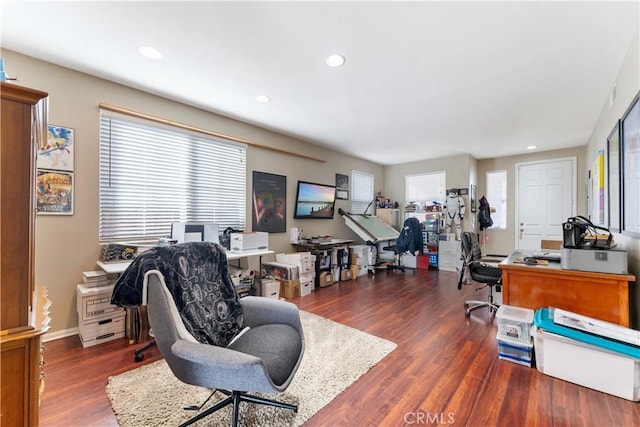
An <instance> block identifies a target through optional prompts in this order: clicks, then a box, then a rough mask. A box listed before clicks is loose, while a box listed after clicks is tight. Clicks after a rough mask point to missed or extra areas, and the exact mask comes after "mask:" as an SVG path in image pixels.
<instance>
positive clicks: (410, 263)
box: [400, 254, 418, 268]
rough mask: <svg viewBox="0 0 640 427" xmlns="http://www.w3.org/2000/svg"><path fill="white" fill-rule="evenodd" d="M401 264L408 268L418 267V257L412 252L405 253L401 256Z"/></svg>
mask: <svg viewBox="0 0 640 427" xmlns="http://www.w3.org/2000/svg"><path fill="white" fill-rule="evenodd" d="M400 265H402V266H403V267H407V268H416V267H417V265H418V264H417V257H416V256H415V255H411V254H403V255H402V256H401V257H400Z"/></svg>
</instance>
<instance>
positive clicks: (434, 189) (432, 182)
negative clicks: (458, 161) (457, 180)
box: [405, 171, 447, 209]
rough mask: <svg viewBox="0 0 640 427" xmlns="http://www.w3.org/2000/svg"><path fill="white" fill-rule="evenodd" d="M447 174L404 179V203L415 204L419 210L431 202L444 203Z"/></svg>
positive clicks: (414, 176)
mask: <svg viewBox="0 0 640 427" xmlns="http://www.w3.org/2000/svg"><path fill="white" fill-rule="evenodd" d="M446 181H447V173H446V172H445V171H440V172H431V173H424V174H417V175H407V176H406V177H405V198H406V203H410V202H413V203H416V204H417V205H418V206H419V208H420V209H422V208H424V206H425V205H427V206H429V205H432V204H433V202H437V203H444V200H445V198H446Z"/></svg>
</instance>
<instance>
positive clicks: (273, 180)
mask: <svg viewBox="0 0 640 427" xmlns="http://www.w3.org/2000/svg"><path fill="white" fill-rule="evenodd" d="M251 217H252V221H251V223H252V230H253V231H266V232H268V233H284V232H286V231H287V177H286V176H284V175H275V174H272V173H266V172H257V171H254V172H253V192H252V215H251Z"/></svg>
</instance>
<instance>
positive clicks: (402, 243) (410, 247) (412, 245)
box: [382, 217, 424, 272]
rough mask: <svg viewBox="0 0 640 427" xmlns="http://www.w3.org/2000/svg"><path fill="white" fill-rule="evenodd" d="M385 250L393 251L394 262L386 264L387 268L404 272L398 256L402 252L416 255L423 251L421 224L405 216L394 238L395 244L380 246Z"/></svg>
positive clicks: (415, 219)
mask: <svg viewBox="0 0 640 427" xmlns="http://www.w3.org/2000/svg"><path fill="white" fill-rule="evenodd" d="M382 249H384V250H386V251H393V253H394V259H395V263H394V264H392V265H387V269H388V270H401V271H402V272H404V268H405V267H404V266H403V265H402V264H401V262H400V257H401V256H402V254H404V253H410V254H412V255H418V254H423V253H424V237H423V235H422V224H420V221H419V220H418V219H417V218H415V217H411V218H407V219H405V220H404V224H403V225H402V231H400V235H399V236H398V239H397V240H396V244H395V245H390V246H385V247H384V248H382Z"/></svg>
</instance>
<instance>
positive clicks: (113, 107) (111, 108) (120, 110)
mask: <svg viewBox="0 0 640 427" xmlns="http://www.w3.org/2000/svg"><path fill="white" fill-rule="evenodd" d="M99 107H100V108H103V109H105V110H109V111H113V112H116V113H120V114H125V115H127V116H132V117H136V118H139V119H145V120H150V121H152V122H156V123H162V124H164V125H169V126H174V127H177V128H179V129H184V130H189V131H192V132H198V133H202V134H205V135H209V136H214V137H217V138H222V139H226V140H228V141H234V142H241V143H243V144H247V145H250V146H252V147H258V148H264V149H265V150H271V151H276V152H278V153H283V154H288V155H291V156H296V157H301V158H303V159H309V160H314V161H316V162H322V163H325V162H326V160H322V159H318V158H316V157H311V156H307V155H306V154H300V153H295V152H293V151H288V150H284V149H282V148H276V147H272V146H269V145H265V144H260V143H257V142H253V141H249V140H247V139H243V138H238V137H235V136H231V135H225V134H223V133H218V132H214V131H211V130H207V129H202V128H199V127H195V126H191V125H186V124H184V123H178V122H174V121H172V120H168V119H163V118H161V117H156V116H152V115H150V114H145V113H140V112H137V111H133V110H129V109H126V108H123V107H118V106H116V105H111V104H107V103H105V102H101V103H100V104H99Z"/></svg>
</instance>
